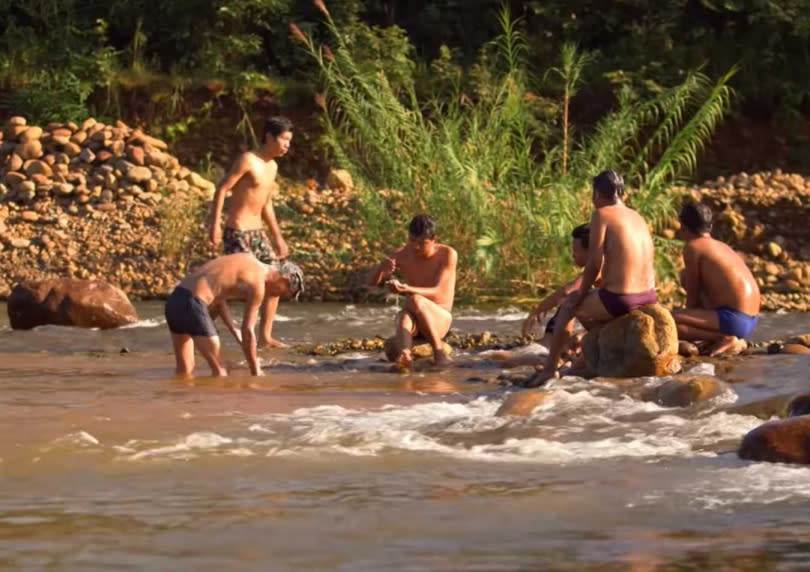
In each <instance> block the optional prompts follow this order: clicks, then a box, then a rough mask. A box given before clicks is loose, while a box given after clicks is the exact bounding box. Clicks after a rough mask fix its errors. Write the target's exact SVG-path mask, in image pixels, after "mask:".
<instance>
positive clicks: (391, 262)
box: [369, 252, 397, 286]
mask: <svg viewBox="0 0 810 572" xmlns="http://www.w3.org/2000/svg"><path fill="white" fill-rule="evenodd" d="M396 271H397V253H396V252H395V253H393V254H391V255H390V256H387V257H385V259H383V261H382V262H380V263H379V264H378V265H377V267H376V268H375V269H374V273H373V274H372V275H371V280H369V283H370V284H371V285H372V286H377V285H378V284H379V283H380V282H381V281H383V280H387V279H388V278H390V277H391V275H392V274H393V273H394V272H396Z"/></svg>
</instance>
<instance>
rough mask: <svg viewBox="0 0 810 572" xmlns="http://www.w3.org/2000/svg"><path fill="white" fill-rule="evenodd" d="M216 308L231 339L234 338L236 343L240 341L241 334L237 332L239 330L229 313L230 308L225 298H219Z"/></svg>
mask: <svg viewBox="0 0 810 572" xmlns="http://www.w3.org/2000/svg"><path fill="white" fill-rule="evenodd" d="M216 308H217V310H218V312H219V315H220V316H222V321H223V322H225V327H226V328H228V331H229V332H230V333H231V335H232V336H233V339H235V340H236V343H237V344H240V345H241V343H242V336H241V335H240V334H239V330H237V329H236V324H235V323H234V321H233V316H232V315H231V309H230V308H229V307H228V302H227V301H226V300H224V299H223V300H220V301H219V302H218V303H217V305H216Z"/></svg>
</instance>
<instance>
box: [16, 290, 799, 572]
mask: <svg viewBox="0 0 810 572" xmlns="http://www.w3.org/2000/svg"><path fill="white" fill-rule="evenodd" d="M138 311H139V314H140V315H141V317H142V319H141V321H140V322H138V323H137V324H135V325H133V326H131V327H127V328H123V329H119V330H115V331H93V330H76V329H70V328H62V327H42V328H37V329H35V330H33V331H28V332H16V331H11V330H10V329H9V327H8V321H7V318H6V311H5V307H4V306H0V425H1V426H2V430H0V475H2V482H3V487H2V489H0V566H2V567H3V568H9V569H20V568H43V567H51V568H56V569H77V570H78V569H81V570H90V569H104V570H108V569H172V570H184V569H194V570H223V569H227V570H375V571H376V570H714V569H734V570H737V569H745V570H771V569H773V570H790V569H807V567H808V562H809V561H810V541H808V538H810V511H808V504H810V487H808V486H807V481H808V480H810V468H804V467H797V466H789V465H780V464H766V463H751V462H747V461H742V460H740V459H738V458H737V455H736V452H735V451H736V447H737V446H738V444H739V442H740V439H741V438H742V436H743V435H744V434H745V433H746V432H747V431H749V430H750V429H752V428H754V427H756V426H758V425H759V424H760V423H762V421H761V420H760V419H757V418H755V417H753V416H748V415H738V414H732V413H729V412H728V411H727V408H728V407H729V405H730V404H732V403H735V404H741V403H746V402H749V401H754V400H758V399H762V398H767V397H770V396H774V395H780V394H786V393H795V392H799V391H807V390H808V389H810V380H809V378H810V356H804V355H798V356H791V355H774V356H752V357H748V358H745V359H743V360H737V361H729V362H723V363H722V364H721V365H723V366H724V367H722V368H720V367H718V368H717V375H718V376H720V377H723V378H725V379H727V380H730V381H732V382H734V383H733V385H732V388H733V392H728V393H726V394H724V395H721V396H719V397H717V398H715V399H714V400H712V401H710V402H707V403H702V404H699V405H695V406H693V407H689V408H664V407H660V406H657V405H655V404H652V403H646V402H641V401H637V400H634V399H632V398H630V397H628V396H626V395H623V394H621V393H620V392H617V391H616V390H615V387H612V386H611V387H609V386H608V384H606V383H602V382H599V381H590V382H587V381H585V380H581V379H577V378H567V379H564V380H562V381H561V382H560V383H559V384H558V385H557V386H556V387H555V389H554V390H553V391H554V396H553V399H552V400H550V401H549V402H548V403H546V404H544V405H541V406H540V407H538V408H537V409H536V410H535V411H534V412H533V413H532V414H531V415H530V416H528V417H514V416H506V417H497V416H495V412H496V411H497V410H498V408H499V407H500V405H501V404H502V403H503V402H504V399H505V398H506V396H507V395H508V394H509V393H510V392H512V391H515V390H514V389H513V388H504V387H500V386H496V385H491V384H487V383H484V382H470V381H468V379H469V378H471V377H475V376H476V375H478V374H482V373H483V374H492V373H494V372H497V370H496V369H494V368H495V366H494V365H492V364H491V363H489V362H483V361H482V362H481V366H480V368H475V367H473V368H458V369H453V370H449V371H447V372H422V373H413V374H395V373H387V372H384V371H381V369H382V367H381V362H379V359H380V356H379V355H376V354H360V353H357V354H347V355H343V356H338V357H331V358H312V357H308V356H305V355H302V354H300V353H298V352H296V351H295V350H294V349H289V350H266V351H262V352H261V354H260V355H261V357H262V361H263V364H264V367H265V372H266V375H265V376H264V377H261V378H252V377H250V376H249V375H248V372H247V370H246V369H245V367H244V365H243V364H244V362H243V360H242V358H241V356H240V352H239V350H238V348H237V347H236V346H235V344H234V343H233V342H232V340H230V339H225V338H223V339H224V340H225V354H226V356H227V357H228V358H229V359H230V360H231V361H232V362H234V363H236V364H237V368H236V369H235V370H234V371H233V373H232V375H231V377H229V378H227V379H224V380H223V379H212V378H208V377H205V375H207V367H205V364H204V363H202V360H200V361H199V362H198V364H197V367H198V373H199V374H202V377H199V378H198V379H196V380H194V381H193V382H185V381H182V382H181V381H178V380H175V379H173V378H172V376H171V370H172V368H173V363H174V361H173V356H172V352H171V345H170V342H169V337H168V332H167V330H166V327H165V323H164V320H163V318H162V304H160V303H142V304H140V305H139V306H138ZM394 312H395V308H393V307H382V306H345V305H337V304H292V303H288V304H285V303H283V304H282V306H281V309H280V316H279V320H278V322H277V325H276V329H275V334H276V335H277V336H279V337H281V339H283V340H284V341H287V342H288V343H294V344H313V343H321V342H326V341H330V340H334V339H337V338H343V337H350V336H351V337H373V336H374V335H376V334H379V335H386V334H388V333H389V332H390V330H391V328H392V318H393V314H394ZM457 314H458V317H457V319H456V321H455V323H454V328H456V329H457V330H459V331H462V332H464V331H467V332H472V331H476V332H478V331H483V330H489V331H492V332H496V333H516V332H517V331H518V330H519V327H520V320H521V319H522V318H523V316H524V312H522V311H519V310H516V309H511V308H506V309H460V310H459V311H458V312H457ZM808 331H810V320H808V316H807V315H806V314H787V315H769V316H767V317H765V319H764V321H763V323H762V325H761V327H760V328H759V330H758V332H757V338H758V339H769V338H772V337H777V336H779V337H784V336H786V335H788V334H791V333H806V332H808ZM122 350H125V351H123V352H122ZM462 357H463V356H462ZM240 362H241V363H242V365H241V367H239V366H238V364H240ZM700 367H701V371H703V372H707V373H712V371H715V366H712V365H710V364H704V365H702V366H700ZM479 370H480V371H479ZM721 370H722V371H721ZM636 382H637V383H639V384H654V383H657V382H658V380H655V379H649V378H645V379H639V380H636Z"/></svg>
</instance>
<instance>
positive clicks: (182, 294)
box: [166, 286, 219, 338]
mask: <svg viewBox="0 0 810 572" xmlns="http://www.w3.org/2000/svg"><path fill="white" fill-rule="evenodd" d="M166 323H167V324H168V326H169V331H170V332H171V333H173V334H185V335H188V336H203V337H206V338H213V337H215V336H218V335H219V332H217V328H216V326H214V320H213V319H212V318H211V314H210V313H209V312H208V306H206V304H205V302H203V301H202V300H200V299H199V298H197V297H196V296H195V295H194V294H192V293H191V291H190V290H188V289H187V288H183V287H182V286H178V287H176V288H175V289H174V291H173V292H172V293H171V294H170V295H169V298H168V299H167V300H166Z"/></svg>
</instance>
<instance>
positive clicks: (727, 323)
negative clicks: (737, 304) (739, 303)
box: [714, 306, 759, 338]
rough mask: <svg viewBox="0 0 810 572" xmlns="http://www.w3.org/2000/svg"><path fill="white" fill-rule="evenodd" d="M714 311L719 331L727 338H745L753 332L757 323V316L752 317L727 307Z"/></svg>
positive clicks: (719, 307) (720, 307)
mask: <svg viewBox="0 0 810 572" xmlns="http://www.w3.org/2000/svg"><path fill="white" fill-rule="evenodd" d="M714 311H715V312H716V313H717V321H718V322H719V323H720V331H721V332H723V333H724V334H726V335H727V336H737V337H738V338H745V337H747V336H748V335H749V334H750V333H751V332H752V331H753V330H754V328H755V327H756V325H757V322H759V316H752V315H750V314H746V313H745V312H740V311H739V310H734V309H732V308H729V307H727V306H718V307H717V308H715V309H714Z"/></svg>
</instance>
